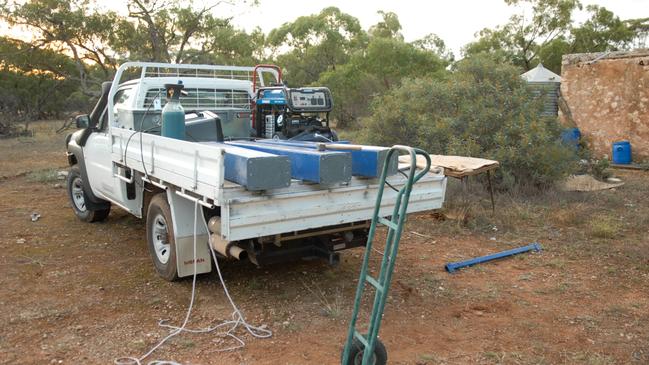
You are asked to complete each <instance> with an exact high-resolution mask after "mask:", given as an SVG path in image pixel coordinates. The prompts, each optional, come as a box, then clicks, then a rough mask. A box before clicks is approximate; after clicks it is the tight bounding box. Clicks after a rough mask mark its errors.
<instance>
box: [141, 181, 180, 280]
mask: <svg viewBox="0 0 649 365" xmlns="http://www.w3.org/2000/svg"><path fill="white" fill-rule="evenodd" d="M174 237H175V236H174V227H173V222H172V218H171V208H169V202H167V195H166V194H165V193H159V194H156V195H155V196H154V197H153V198H151V202H150V203H149V208H148V209H147V214H146V238H147V243H148V245H149V253H150V254H151V259H152V260H153V264H154V266H155V269H156V271H157V272H158V274H159V275H160V276H162V277H163V278H164V279H165V280H167V281H174V280H178V269H177V266H176V240H175V238H174Z"/></svg>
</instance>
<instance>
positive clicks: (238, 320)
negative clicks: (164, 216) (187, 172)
mask: <svg viewBox="0 0 649 365" xmlns="http://www.w3.org/2000/svg"><path fill="white" fill-rule="evenodd" d="M197 223H198V201H195V202H194V275H193V278H192V296H191V300H190V301H189V307H188V308H187V314H186V315H185V320H184V321H183V324H182V325H181V326H179V327H178V326H173V325H170V324H167V323H166V322H167V321H166V320H161V321H160V322H158V325H159V326H160V327H165V328H169V329H171V330H172V331H171V332H170V333H169V334H168V335H167V336H166V337H165V338H163V339H162V340H160V342H158V343H157V344H156V345H155V346H153V347H152V348H151V349H150V350H149V351H148V352H147V353H145V354H144V355H142V356H140V357H139V358H137V357H132V356H125V357H120V358H117V359H115V361H114V363H115V365H142V361H144V359H146V358H147V357H149V356H150V355H151V354H152V353H153V352H155V351H156V350H157V349H158V348H159V347H160V346H162V345H163V344H164V343H165V342H167V341H168V340H169V339H170V338H172V337H174V336H176V335H178V334H179V333H181V332H189V333H209V332H213V331H216V330H217V329H219V328H223V327H228V326H229V327H230V328H229V329H228V330H227V331H225V332H223V333H222V334H223V335H224V336H227V337H230V338H232V339H233V340H235V341H236V342H237V343H238V344H237V345H234V346H231V347H227V348H223V349H217V350H216V352H223V351H232V350H236V349H240V348H242V347H244V346H245V345H246V342H245V341H244V340H242V339H241V338H240V337H237V336H236V335H235V334H234V331H235V330H236V329H237V327H239V325H243V327H244V328H245V329H246V331H247V332H248V333H249V334H251V335H252V336H253V337H255V338H268V337H271V336H272V335H273V332H272V331H270V330H268V329H266V328H265V325H262V326H253V325H251V324H249V323H248V322H246V319H245V317H244V316H243V314H242V313H241V311H240V310H239V308H238V307H237V306H236V304H234V300H232V296H230V292H229V291H228V288H227V286H226V285H225V281H224V280H223V275H221V268H220V267H219V261H218V258H217V257H216V254H215V253H214V250H212V248H211V247H210V250H209V251H210V253H211V254H212V258H213V259H214V266H216V272H217V273H218V275H219V280H220V281H221V285H222V286H223V291H224V292H225V296H226V297H227V298H228V301H229V302H230V305H231V306H232V309H233V310H234V311H233V312H232V320H229V321H223V322H221V323H219V324H218V325H216V326H208V327H206V328H199V329H191V328H185V327H186V326H187V322H189V317H190V315H191V313H192V308H193V307H194V299H195V296H196V276H197V275H196V235H197V233H196V230H197ZM147 365H182V364H180V363H178V362H175V361H170V360H152V361H149V362H148V363H147Z"/></svg>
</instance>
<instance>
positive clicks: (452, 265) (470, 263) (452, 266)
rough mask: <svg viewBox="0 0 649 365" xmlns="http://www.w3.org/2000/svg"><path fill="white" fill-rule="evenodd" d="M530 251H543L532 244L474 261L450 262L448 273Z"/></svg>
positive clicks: (447, 267)
mask: <svg viewBox="0 0 649 365" xmlns="http://www.w3.org/2000/svg"><path fill="white" fill-rule="evenodd" d="M528 251H536V252H539V251H541V245H540V244H538V243H537V242H534V243H532V244H530V245H527V246H523V247H519V248H514V249H511V250H507V251H502V252H498V253H494V254H491V255H486V256H482V257H476V258H474V259H470V260H466V261H458V262H449V263H448V264H446V271H448V272H450V273H453V272H455V270H457V269H461V268H463V267H468V266H473V265H476V264H481V263H483V262H487V261H492V260H497V259H501V258H503V257H507V256H512V255H517V254H519V253H524V252H528Z"/></svg>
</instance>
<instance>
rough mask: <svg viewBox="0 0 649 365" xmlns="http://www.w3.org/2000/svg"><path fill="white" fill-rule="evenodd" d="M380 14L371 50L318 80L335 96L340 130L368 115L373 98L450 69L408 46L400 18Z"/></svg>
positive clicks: (427, 53) (373, 29)
mask: <svg viewBox="0 0 649 365" xmlns="http://www.w3.org/2000/svg"><path fill="white" fill-rule="evenodd" d="M379 14H381V15H382V16H383V20H382V21H381V22H379V23H378V24H376V25H374V26H372V27H371V28H370V32H369V33H370V41H369V43H368V45H367V47H366V48H365V49H363V50H361V51H357V52H355V53H354V54H353V55H352V56H351V57H350V59H349V62H347V63H346V64H344V65H341V66H339V67H337V68H336V69H335V70H330V71H327V72H324V73H323V74H322V75H321V76H320V78H319V80H318V83H319V84H322V85H325V86H328V87H329V88H330V89H331V90H332V93H333V94H334V102H335V105H336V106H335V110H334V113H333V116H334V118H335V119H336V120H337V122H338V126H339V127H346V126H349V125H350V124H351V123H353V122H354V121H356V120H357V119H358V118H360V117H363V116H365V115H367V112H368V107H369V105H370V102H371V100H372V98H374V97H376V96H377V95H382V94H384V93H385V92H387V91H388V90H390V89H391V88H392V87H395V86H398V85H399V84H400V83H401V80H402V79H404V78H406V77H415V76H424V75H425V76H433V75H436V76H439V75H441V74H443V72H444V68H445V67H446V66H447V65H448V63H447V62H445V61H444V60H442V59H441V58H440V57H439V56H438V55H437V54H436V53H434V52H431V51H429V50H426V49H423V48H422V47H417V46H415V45H413V44H409V43H406V42H404V41H403V37H402V36H401V26H400V23H399V19H398V17H397V16H396V14H394V13H385V12H379ZM442 44H443V42H442Z"/></svg>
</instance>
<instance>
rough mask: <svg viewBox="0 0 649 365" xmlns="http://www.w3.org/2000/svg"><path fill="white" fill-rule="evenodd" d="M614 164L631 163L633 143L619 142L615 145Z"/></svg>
mask: <svg viewBox="0 0 649 365" xmlns="http://www.w3.org/2000/svg"><path fill="white" fill-rule="evenodd" d="M613 163H614V164H620V165H628V164H630V163H631V142H629V141H619V142H614V143H613Z"/></svg>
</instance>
